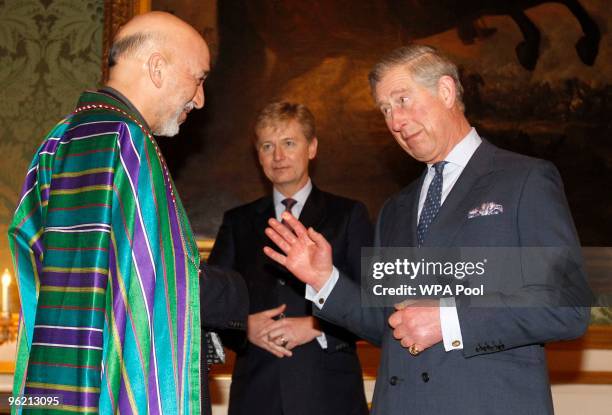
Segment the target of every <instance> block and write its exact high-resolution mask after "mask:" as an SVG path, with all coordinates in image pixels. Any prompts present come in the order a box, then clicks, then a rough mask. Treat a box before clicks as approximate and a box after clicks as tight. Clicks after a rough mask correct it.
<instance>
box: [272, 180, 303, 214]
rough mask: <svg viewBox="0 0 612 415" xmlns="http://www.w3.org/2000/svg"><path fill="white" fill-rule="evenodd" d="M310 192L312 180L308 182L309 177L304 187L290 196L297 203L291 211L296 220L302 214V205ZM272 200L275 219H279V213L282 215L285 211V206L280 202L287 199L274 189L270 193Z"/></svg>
mask: <svg viewBox="0 0 612 415" xmlns="http://www.w3.org/2000/svg"><path fill="white" fill-rule="evenodd" d="M311 191H312V180H310V177H309V178H308V181H307V182H306V184H305V185H304V187H302V188H301V189H300V190H298V191H297V192H296V193H295V194H294V195H293V196H291V198H292V199H294V200H295V201H296V202H297V203H296V204H295V206H294V208H293V209H292V213H293V215H294V216H295V217H296V218H297V217H299V216H300V213H301V212H302V208H303V207H304V204H306V199H308V196H310V192H311ZM272 198H273V200H274V209H275V211H276V212H277V217H280V213H282V212H283V211H284V210H285V206H284V205H283V203H282V202H283V200H285V199H286V198H287V197H286V196H285V195H283V194H282V193H281V192H279V191H278V190H277V189H276V188H274V190H273V191H272ZM279 212H280V213H279Z"/></svg>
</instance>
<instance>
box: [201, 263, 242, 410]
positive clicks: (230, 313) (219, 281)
mask: <svg viewBox="0 0 612 415" xmlns="http://www.w3.org/2000/svg"><path fill="white" fill-rule="evenodd" d="M200 269H201V271H202V272H201V274H200V315H201V318H200V322H201V324H202V359H201V362H202V370H201V372H202V376H203V379H202V413H203V414H205V415H210V414H211V413H212V411H211V403H210V393H209V390H210V389H209V387H208V370H209V367H208V364H207V360H208V359H207V357H206V354H207V350H208V349H209V346H210V345H209V344H207V339H206V335H205V333H206V332H207V331H215V332H217V333H226V334H228V335H230V334H231V335H232V336H236V335H237V334H236V333H244V330H245V329H246V322H247V317H248V314H249V294H248V292H247V288H246V284H245V283H244V280H243V279H242V277H241V276H240V275H239V274H238V273H236V272H235V271H232V270H230V269H222V268H220V267H215V266H213V265H208V264H204V263H202V264H201V266H200Z"/></svg>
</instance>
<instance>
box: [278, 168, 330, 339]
mask: <svg viewBox="0 0 612 415" xmlns="http://www.w3.org/2000/svg"><path fill="white" fill-rule="evenodd" d="M310 192H312V181H311V180H310V178H308V182H307V183H306V184H305V185H304V187H302V188H301V189H300V190H298V191H297V192H296V193H295V194H294V195H293V196H291V199H293V200H295V201H296V203H295V205H293V207H292V208H291V214H292V215H293V216H295V217H296V218H297V219H299V218H300V214H301V213H302V209H304V204H305V203H306V200H307V199H308V196H310ZM286 198H287V196H285V195H283V194H282V193H281V192H279V191H278V190H277V189H276V188H274V190H273V191H272V199H273V201H274V213H275V214H276V220H278V221H280V220H281V215H282V214H283V212H284V211H285V209H286V208H285V205H283V200H285V199H286ZM317 341H318V342H319V345H320V346H321V348H322V349H327V338H326V337H325V333H323V332H321V335H320V336H317Z"/></svg>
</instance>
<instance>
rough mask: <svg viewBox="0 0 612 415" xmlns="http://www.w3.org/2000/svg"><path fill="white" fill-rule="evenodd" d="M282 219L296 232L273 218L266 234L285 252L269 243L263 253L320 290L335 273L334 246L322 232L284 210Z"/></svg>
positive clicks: (269, 222)
mask: <svg viewBox="0 0 612 415" xmlns="http://www.w3.org/2000/svg"><path fill="white" fill-rule="evenodd" d="M282 218H283V220H284V221H285V223H286V224H287V225H288V226H289V227H290V228H291V229H293V232H291V230H290V229H289V228H288V227H287V226H285V225H284V224H282V223H280V222H279V221H277V220H276V219H274V218H272V219H270V220H269V221H268V225H269V227H268V228H266V235H268V237H269V238H270V239H271V240H272V241H273V242H274V243H275V244H276V245H277V246H278V247H279V248H280V250H281V251H282V252H283V253H284V254H285V255H283V254H281V253H279V252H277V251H275V250H274V249H272V248H270V247H268V246H266V247H264V253H265V254H266V255H267V256H269V257H270V258H272V259H273V260H274V261H276V262H278V263H279V264H281V265H283V266H284V267H285V268H287V269H288V270H289V272H291V273H292V274H293V275H295V276H296V277H297V278H298V279H300V280H301V281H302V282H305V283H306V284H309V285H311V286H312V287H313V288H314V289H315V290H317V291H319V290H320V289H321V287H323V285H325V282H327V280H328V279H329V277H330V276H331V273H332V269H333V264H332V248H331V245H330V244H329V242H327V240H326V239H325V237H323V235H321V234H320V233H318V232H316V231H315V230H314V229H313V228H309V229H306V228H305V227H304V225H302V224H301V223H300V222H299V221H298V220H297V219H296V218H294V217H293V216H292V215H291V214H289V213H287V212H284V213H283V216H282Z"/></svg>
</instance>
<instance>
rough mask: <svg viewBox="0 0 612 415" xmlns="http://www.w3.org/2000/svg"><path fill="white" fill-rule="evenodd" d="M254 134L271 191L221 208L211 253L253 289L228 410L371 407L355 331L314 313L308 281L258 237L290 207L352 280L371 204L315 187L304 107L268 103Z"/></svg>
mask: <svg viewBox="0 0 612 415" xmlns="http://www.w3.org/2000/svg"><path fill="white" fill-rule="evenodd" d="M255 133H256V142H255V148H256V151H257V155H258V158H259V162H260V163H261V166H262V168H263V172H264V174H265V175H266V177H267V178H268V179H269V180H270V182H271V183H272V185H273V194H272V195H270V196H265V197H263V198H261V199H258V200H256V201H254V202H252V203H249V204H246V205H244V206H240V207H237V208H235V209H232V210H229V211H227V212H226V213H225V215H224V218H223V224H222V225H221V228H220V230H219V233H218V235H217V239H216V241H215V245H214V247H213V250H212V252H211V255H210V259H209V262H210V263H211V264H215V265H221V266H225V267H229V268H232V269H235V270H236V271H238V272H239V273H240V274H241V275H242V276H243V277H244V279H245V281H246V283H247V286H248V290H249V298H250V315H249V317H248V328H247V333H248V342H245V344H243V345H240V344H236V343H235V342H234V348H236V349H237V358H236V364H235V367H234V372H233V376H232V386H231V391H230V403H229V413H230V414H232V415H239V414H244V415H246V414H248V415H257V414H265V415H299V414H304V415H312V414H317V415H325V414H330V415H331V414H334V415H339V414H367V412H368V410H367V405H366V401H365V395H364V390H363V381H362V372H361V366H360V364H359V360H358V357H357V354H356V352H355V337H354V335H352V334H350V333H349V332H347V331H346V330H344V329H341V328H339V327H337V326H334V325H332V324H330V323H327V322H324V321H320V320H319V319H318V318H316V317H313V316H312V307H311V304H310V302H309V301H307V300H306V299H305V298H304V294H305V285H304V284H303V283H301V282H299V281H297V280H296V279H295V278H293V277H292V276H291V274H289V273H288V272H287V270H286V269H284V268H283V267H280V266H278V265H277V264H275V263H274V262H273V261H271V260H270V259H268V258H267V257H266V256H265V255H264V253H263V250H262V248H263V247H264V246H265V245H269V244H270V241H269V240H268V239H267V238H266V236H265V234H264V229H265V228H266V226H267V221H268V219H269V218H279V219H280V215H281V213H282V212H283V211H290V212H292V213H293V214H294V215H295V216H296V217H299V218H300V220H302V221H303V222H304V223H305V224H307V225H308V226H315V227H317V229H319V230H320V231H321V233H322V234H323V235H325V237H326V238H327V239H328V240H329V241H330V243H331V244H332V245H333V247H334V263H335V264H336V266H337V267H338V268H339V269H341V270H342V272H343V275H346V277H347V278H349V279H351V281H353V283H355V284H358V283H359V274H360V272H359V269H360V249H361V247H362V246H369V245H370V244H371V242H372V241H371V239H372V227H371V224H370V221H369V218H368V213H367V210H366V208H365V206H364V205H363V204H362V203H360V202H356V201H354V200H350V199H346V198H343V197H339V196H335V195H332V194H330V193H326V192H323V191H321V190H319V189H318V188H317V187H316V186H314V185H313V184H312V182H311V180H310V177H309V174H308V166H309V162H310V160H312V159H314V158H315V156H316V152H317V145H318V141H317V138H316V136H315V127H314V117H313V116H312V114H311V112H310V111H309V110H308V109H307V108H306V107H305V106H304V105H301V104H294V103H288V102H277V103H272V104H270V105H268V106H267V107H266V108H264V109H263V111H262V112H261V113H260V115H259V117H258V119H257V122H256V126H255ZM241 346H242V347H241Z"/></svg>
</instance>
